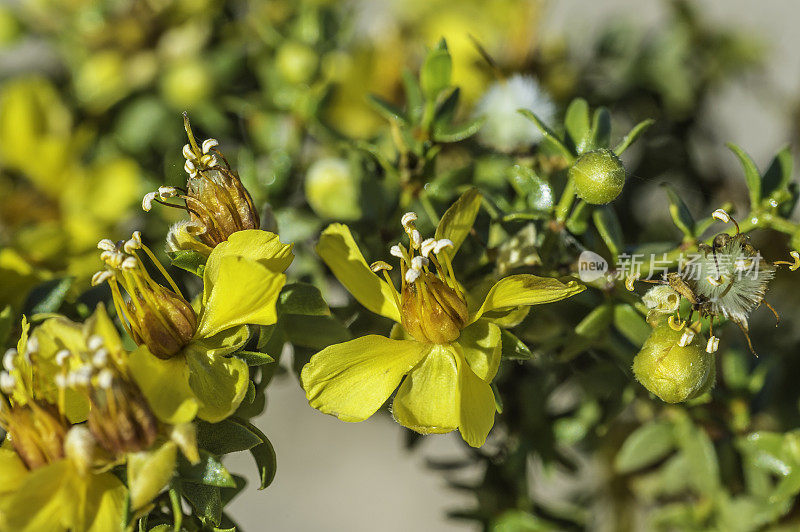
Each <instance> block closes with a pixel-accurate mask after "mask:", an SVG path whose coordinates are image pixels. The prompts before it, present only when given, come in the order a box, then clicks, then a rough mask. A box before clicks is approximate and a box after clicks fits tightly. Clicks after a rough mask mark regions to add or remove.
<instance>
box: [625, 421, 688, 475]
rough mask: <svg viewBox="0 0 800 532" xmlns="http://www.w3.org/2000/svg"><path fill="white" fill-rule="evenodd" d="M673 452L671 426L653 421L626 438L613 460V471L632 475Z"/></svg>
mask: <svg viewBox="0 0 800 532" xmlns="http://www.w3.org/2000/svg"><path fill="white" fill-rule="evenodd" d="M674 450H675V435H674V430H673V425H672V424H671V423H668V422H665V421H653V422H651V423H648V424H647V425H642V426H641V427H638V428H637V429H636V430H635V431H633V432H632V433H631V435H630V436H628V438H627V439H626V440H625V443H623V444H622V447H621V448H620V450H619V452H618V453H617V456H616V458H615V459H614V469H615V470H616V471H617V473H620V474H623V475H624V474H628V473H632V472H634V471H638V470H639V469H642V468H645V467H647V466H650V465H652V464H654V463H656V462H658V461H659V460H662V459H664V458H665V457H666V456H667V455H668V454H669V453H671V452H672V451H674Z"/></svg>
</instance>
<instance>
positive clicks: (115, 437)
mask: <svg viewBox="0 0 800 532" xmlns="http://www.w3.org/2000/svg"><path fill="white" fill-rule="evenodd" d="M98 384H99V385H98V386H95V387H93V388H92V391H91V393H90V395H89V396H90V400H91V404H92V408H91V409H90V410H89V419H88V425H89V430H90V431H91V432H92V435H93V436H94V437H95V439H96V440H97V443H99V444H100V446H101V447H103V448H104V449H105V450H107V451H108V452H110V453H111V454H112V455H114V456H121V455H123V454H125V453H129V452H136V451H141V450H143V449H147V448H148V447H150V446H151V445H152V444H153V442H154V441H155V439H156V436H157V434H158V423H157V422H156V418H155V416H154V415H153V412H152V411H151V410H150V407H149V406H148V405H147V402H146V400H145V399H144V397H143V396H142V393H141V392H140V391H139V389H138V388H137V387H136V386H135V385H133V384H132V383H130V382H128V381H127V380H126V379H123V378H120V377H119V376H118V375H117V376H115V377H114V378H113V379H112V380H111V382H108V383H98Z"/></svg>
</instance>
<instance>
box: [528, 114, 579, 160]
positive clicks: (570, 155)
mask: <svg viewBox="0 0 800 532" xmlns="http://www.w3.org/2000/svg"><path fill="white" fill-rule="evenodd" d="M517 112H518V113H520V114H521V115H522V116H524V117H525V118H527V119H528V120H530V121H531V122H533V123H534V124H536V127H538V128H539V131H541V132H542V135H543V136H544V137H545V138H546V139H548V140H550V142H552V143H553V145H554V146H555V147H556V148H557V149H558V151H560V152H561V154H562V155H563V156H564V157H566V159H567V162H569V163H572V162H573V161H574V160H575V153H574V152H573V151H572V150H570V149H569V148H568V147H567V145H566V144H564V142H563V141H562V140H561V139H560V138H558V135H556V134H555V133H554V132H553V130H552V129H550V128H549V127H547V125H546V124H545V123H544V122H542V120H541V118H539V117H538V116H536V114H535V113H534V112H533V111H530V110H528V109H518V110H517Z"/></svg>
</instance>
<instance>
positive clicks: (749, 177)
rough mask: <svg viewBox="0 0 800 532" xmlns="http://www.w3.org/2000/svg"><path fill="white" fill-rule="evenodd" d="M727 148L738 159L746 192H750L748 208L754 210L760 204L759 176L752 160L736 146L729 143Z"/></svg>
mask: <svg viewBox="0 0 800 532" xmlns="http://www.w3.org/2000/svg"><path fill="white" fill-rule="evenodd" d="M726 146H728V148H729V149H730V150H731V151H732V152H733V153H734V155H736V157H738V159H739V162H740V163H742V168H743V169H744V179H745V181H746V182H747V190H748V191H749V192H750V208H751V209H755V208H756V207H758V205H759V203H761V187H762V183H761V174H760V173H759V172H758V167H757V166H756V163H754V162H753V159H751V158H750V156H749V155H747V153H745V152H744V150H742V149H741V148H740V147H739V146H737V145H736V144H734V143H732V142H729V143H728V144H726Z"/></svg>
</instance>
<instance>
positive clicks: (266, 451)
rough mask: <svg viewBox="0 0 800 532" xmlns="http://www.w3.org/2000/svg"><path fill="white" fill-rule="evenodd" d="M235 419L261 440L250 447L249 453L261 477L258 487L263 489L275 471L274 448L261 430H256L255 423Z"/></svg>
mask: <svg viewBox="0 0 800 532" xmlns="http://www.w3.org/2000/svg"><path fill="white" fill-rule="evenodd" d="M235 421H236V422H237V423H240V424H241V425H242V426H243V427H245V428H247V429H248V430H249V431H250V432H252V433H253V434H255V435H256V436H257V437H258V438H259V440H260V442H261V443H259V444H258V445H256V446H255V447H252V448H251V449H250V454H252V455H253V458H254V459H255V461H256V465H257V466H258V475H259V478H260V479H261V485H260V486H259V488H258V489H260V490H263V489H264V488H266V487H267V486H269V485H270V484H272V481H273V480H274V479H275V472H276V471H277V467H278V464H277V461H276V457H275V449H274V448H273V447H272V443H271V442H270V441H269V438H267V437H266V436H265V435H264V433H263V432H261V431H260V430H258V428H257V427H256V426H255V425H253V424H251V423H248V422H247V421H244V420H242V419H236V420H235Z"/></svg>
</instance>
